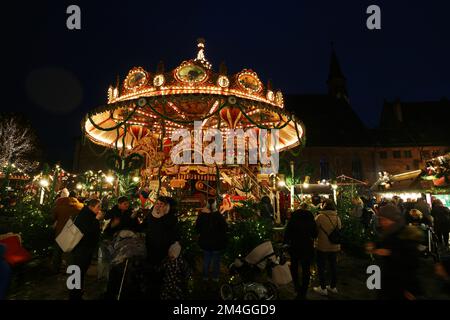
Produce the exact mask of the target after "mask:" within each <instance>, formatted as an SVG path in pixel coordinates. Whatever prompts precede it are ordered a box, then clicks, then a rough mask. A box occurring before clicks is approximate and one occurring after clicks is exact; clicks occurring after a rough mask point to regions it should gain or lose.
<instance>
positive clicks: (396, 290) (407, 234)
mask: <svg viewBox="0 0 450 320" xmlns="http://www.w3.org/2000/svg"><path fill="white" fill-rule="evenodd" d="M378 217H379V223H380V226H381V229H382V233H381V241H380V242H379V243H378V244H376V245H375V244H374V243H369V244H368V245H367V246H366V249H367V251H368V253H371V254H375V255H377V256H379V257H381V259H382V266H381V268H380V269H381V290H380V292H379V298H380V299H382V300H405V299H408V300H411V299H415V298H416V297H417V296H418V295H420V294H421V293H422V292H421V289H420V286H419V282H418V279H417V269H418V266H419V251H418V248H417V246H418V244H419V242H420V241H421V240H422V237H423V233H422V232H421V231H420V230H419V229H418V228H417V227H415V226H406V224H405V219H404V217H403V215H402V214H401V212H400V209H399V208H398V207H397V206H395V205H392V204H387V205H385V206H383V207H380V209H379V211H378Z"/></svg>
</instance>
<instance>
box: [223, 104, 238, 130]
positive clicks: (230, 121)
mask: <svg viewBox="0 0 450 320" xmlns="http://www.w3.org/2000/svg"><path fill="white" fill-rule="evenodd" d="M241 117H242V111H241V109H239V108H236V107H226V108H223V109H222V110H220V118H221V119H222V120H223V121H225V122H226V124H227V125H228V128H230V129H235V128H236V126H237V124H238V123H239V120H240V119H241Z"/></svg>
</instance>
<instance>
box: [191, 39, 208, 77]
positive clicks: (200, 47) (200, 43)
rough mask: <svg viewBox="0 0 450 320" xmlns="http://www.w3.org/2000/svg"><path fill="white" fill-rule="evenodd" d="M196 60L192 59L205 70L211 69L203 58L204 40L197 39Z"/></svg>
mask: <svg viewBox="0 0 450 320" xmlns="http://www.w3.org/2000/svg"><path fill="white" fill-rule="evenodd" d="M197 48H198V52H197V58H195V59H194V61H199V62H200V63H201V64H202V65H203V66H204V67H205V68H207V69H211V67H212V66H211V63H209V61H208V60H206V57H205V39H203V38H198V39H197Z"/></svg>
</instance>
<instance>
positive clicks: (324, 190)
mask: <svg viewBox="0 0 450 320" xmlns="http://www.w3.org/2000/svg"><path fill="white" fill-rule="evenodd" d="M295 193H296V194H301V193H303V194H313V193H318V194H332V193H333V188H331V185H326V184H315V183H313V184H309V185H308V188H303V184H296V185H295Z"/></svg>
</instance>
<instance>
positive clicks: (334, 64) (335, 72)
mask: <svg viewBox="0 0 450 320" xmlns="http://www.w3.org/2000/svg"><path fill="white" fill-rule="evenodd" d="M333 78H343V79H345V77H344V74H343V73H342V70H341V65H340V64H339V60H338V58H337V55H336V50H335V49H334V42H331V59H330V71H329V73H328V80H330V79H333Z"/></svg>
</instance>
